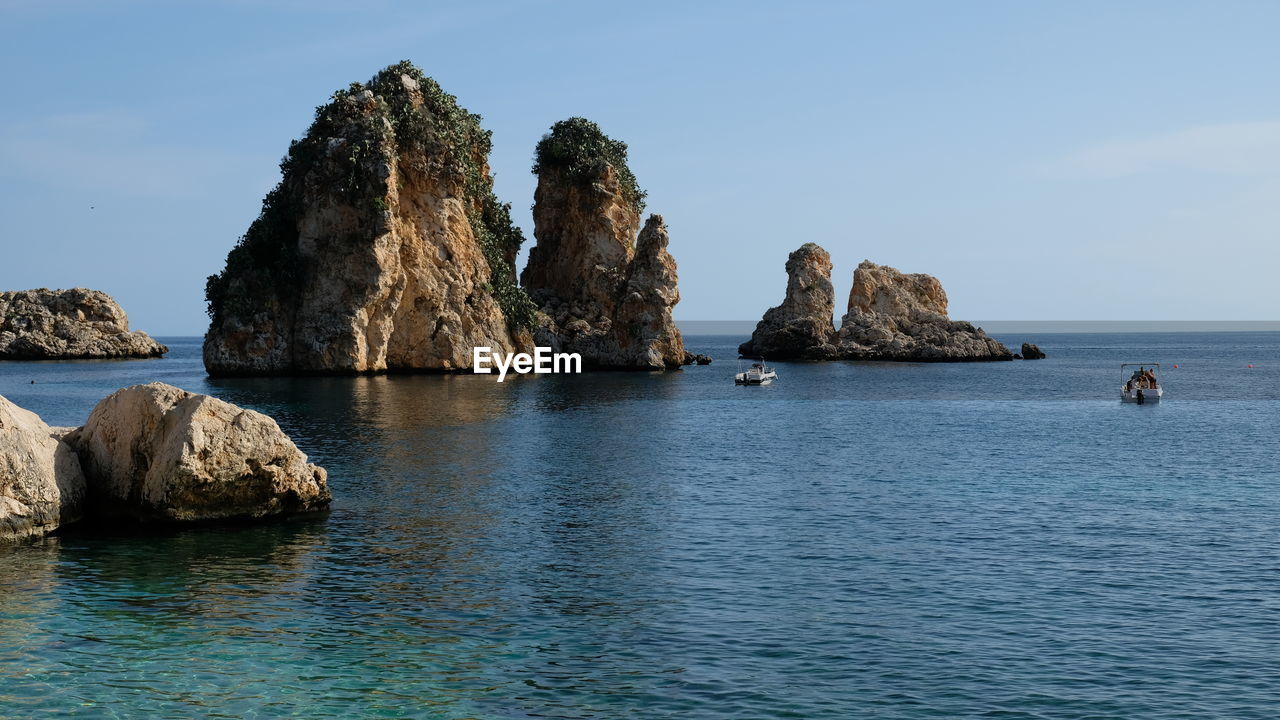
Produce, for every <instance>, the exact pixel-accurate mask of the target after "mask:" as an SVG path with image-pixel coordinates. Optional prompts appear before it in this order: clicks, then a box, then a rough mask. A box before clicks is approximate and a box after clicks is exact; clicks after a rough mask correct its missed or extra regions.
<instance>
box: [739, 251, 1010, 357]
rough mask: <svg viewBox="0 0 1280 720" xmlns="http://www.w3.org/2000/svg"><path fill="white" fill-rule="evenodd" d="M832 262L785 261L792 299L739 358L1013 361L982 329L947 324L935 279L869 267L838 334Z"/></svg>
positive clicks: (824, 258)
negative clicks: (835, 317)
mask: <svg viewBox="0 0 1280 720" xmlns="http://www.w3.org/2000/svg"><path fill="white" fill-rule="evenodd" d="M834 305H835V292H834V290H833V289H832V286H831V258H830V256H829V255H827V252H826V251H825V250H823V249H822V248H820V247H818V246H817V245H814V244H813V243H806V244H805V245H803V246H801V247H800V249H798V250H796V251H795V252H793V253H791V256H790V257H789V258H788V259H787V297H786V299H784V300H783V302H782V304H781V305H779V306H777V307H775V308H771V309H769V311H768V312H766V313H765V315H764V318H763V319H762V320H761V321H760V323H759V324H758V325H756V329H755V332H754V333H752V335H751V340H749V341H747V342H745V343H743V344H742V345H741V346H739V348H738V352H739V353H741V354H742V355H745V356H759V355H763V356H765V357H767V358H774V359H779V360H781V359H789V358H793V359H801V360H903V361H964V360H1010V359H1012V358H1013V353H1011V352H1010V351H1009V349H1008V348H1006V347H1005V346H1004V345H1002V344H1000V343H999V342H997V341H996V340H994V339H992V338H990V337H988V336H987V334H986V333H985V332H983V331H982V329H981V328H976V327H974V326H973V325H972V324H970V323H967V322H961V321H954V320H951V319H949V318H948V317H947V294H946V292H945V291H944V290H943V289H942V283H940V282H939V281H938V279H937V278H935V277H932V276H930V275H923V274H913V275H908V274H905V273H901V272H899V271H897V270H895V269H894V268H891V267H887V266H881V265H877V264H875V263H873V262H871V261H869V260H868V261H864V262H863V263H862V264H860V265H859V266H858V268H857V269H856V270H855V271H854V273H853V289H852V290H851V291H850V293H849V304H848V311H847V312H846V313H845V315H844V318H843V319H842V320H841V323H840V330H839V332H836V331H835V330H834V327H833V326H832V323H831V315H832V312H833V310H834Z"/></svg>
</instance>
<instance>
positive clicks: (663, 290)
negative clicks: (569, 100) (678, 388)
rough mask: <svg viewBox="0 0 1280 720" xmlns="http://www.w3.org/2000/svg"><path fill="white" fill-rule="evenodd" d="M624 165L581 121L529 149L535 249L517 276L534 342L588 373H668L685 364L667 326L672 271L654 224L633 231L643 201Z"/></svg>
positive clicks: (661, 232)
mask: <svg viewBox="0 0 1280 720" xmlns="http://www.w3.org/2000/svg"><path fill="white" fill-rule="evenodd" d="M626 159H627V146H626V145H625V144H624V143H621V142H618V141H616V140H612V139H610V138H608V137H607V136H605V134H604V133H603V132H601V130H600V128H599V127H598V126H597V125H596V124H595V123H592V122H590V121H588V120H584V119H583V118H571V119H569V120H564V121H561V122H558V123H556V124H555V125H554V126H553V127H552V128H551V132H550V133H548V134H547V135H545V136H544V137H543V138H542V140H541V141H540V142H539V143H538V148H537V162H536V164H535V165H534V172H535V173H536V174H537V175H538V189H537V192H536V195H535V196H534V208H533V219H534V236H535V237H536V238H537V245H536V246H535V247H533V248H532V249H531V250H530V251H529V263H528V265H527V266H526V267H525V269H524V272H523V273H522V274H521V276H520V279H521V282H522V284H523V285H524V287H525V289H526V290H527V291H528V292H529V295H530V296H531V297H532V298H533V299H534V302H536V303H537V304H538V305H539V306H540V307H541V308H542V311H543V313H544V314H545V317H543V318H540V322H539V326H538V327H537V328H536V329H535V331H534V339H535V341H536V342H537V344H538V345H545V346H549V347H553V348H555V349H557V350H560V351H564V352H577V353H581V355H582V358H583V362H584V364H586V365H587V366H593V367H610V368H636V369H653V370H660V369H663V368H675V367H679V366H680V365H684V364H687V363H689V362H692V361H693V359H692V356H689V355H687V353H686V352H685V349H684V340H683V338H682V337H681V335H680V330H679V329H678V328H677V327H676V325H675V322H674V321H673V320H672V318H671V312H672V309H673V308H674V307H675V305H676V303H678V302H679V301H680V291H679V289H678V288H677V287H676V263H675V260H674V259H673V258H672V257H671V254H670V253H668V252H667V244H668V242H669V237H668V234H667V228H666V226H665V225H664V224H663V221H662V217H661V216H659V215H650V216H649V219H648V220H647V221H646V222H645V223H644V227H643V229H641V227H640V214H641V212H642V211H643V210H644V195H645V194H644V192H643V191H642V190H640V189H639V187H638V186H637V184H636V179H635V176H634V175H632V173H631V170H630V169H629V168H628V167H627V162H626ZM637 232H638V233H639V235H638V238H637Z"/></svg>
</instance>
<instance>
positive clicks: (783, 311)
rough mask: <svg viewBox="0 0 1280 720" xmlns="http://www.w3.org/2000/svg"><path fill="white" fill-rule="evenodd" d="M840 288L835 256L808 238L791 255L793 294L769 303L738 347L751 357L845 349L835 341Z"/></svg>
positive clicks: (826, 354)
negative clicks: (833, 263) (836, 284)
mask: <svg viewBox="0 0 1280 720" xmlns="http://www.w3.org/2000/svg"><path fill="white" fill-rule="evenodd" d="M835 302H836V292H835V288H834V287H833V286H832V284H831V256H830V255H829V254H827V251H826V250H823V249H822V248H821V247H819V246H818V245H816V244H814V243H805V244H804V245H801V246H800V248H799V249H798V250H796V251H795V252H793V253H791V255H790V256H789V257H788V258H787V296H786V298H784V299H783V301H782V304H781V305H778V306H777V307H773V308H769V310H768V311H767V312H765V314H764V318H763V319H762V320H761V321H760V323H759V324H758V325H756V329H755V332H753V333H752V334H751V339H750V340H748V341H747V342H745V343H743V344H742V345H740V346H739V347H738V352H739V353H740V354H741V355H744V356H747V357H761V356H763V357H766V358H769V359H771V360H789V359H799V360H828V359H831V358H833V357H836V356H837V355H838V354H839V350H838V349H837V348H836V347H835V346H834V345H832V338H833V337H834V335H835V331H836V330H835V326H834V325H833V324H832V321H831V316H832V314H833V313H834V312H835Z"/></svg>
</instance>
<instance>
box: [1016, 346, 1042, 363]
mask: <svg viewBox="0 0 1280 720" xmlns="http://www.w3.org/2000/svg"><path fill="white" fill-rule="evenodd" d="M1021 355H1022V359H1023V360H1043V359H1044V358H1045V357H1046V356H1045V354H1044V352H1043V351H1042V350H1041V349H1040V346H1038V345H1033V344H1031V343H1022V353H1021Z"/></svg>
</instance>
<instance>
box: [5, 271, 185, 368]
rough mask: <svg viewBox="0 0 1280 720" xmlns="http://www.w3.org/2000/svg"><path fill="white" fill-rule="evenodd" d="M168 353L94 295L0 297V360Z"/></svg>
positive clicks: (107, 299)
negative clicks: (131, 328)
mask: <svg viewBox="0 0 1280 720" xmlns="http://www.w3.org/2000/svg"><path fill="white" fill-rule="evenodd" d="M168 351H169V348H167V347H165V346H164V345H161V344H160V343H158V342H156V341H155V340H153V339H152V338H151V336H150V335H147V334H146V333H144V332H142V331H141V330H134V331H132V332H130V330H129V318H128V316H127V315H125V312H124V309H123V308H121V307H120V305H119V303H117V302H116V301H115V300H113V299H112V298H111V296H110V295H107V294H106V293H104V292H102V291H100V290H89V289H87V288H72V289H70V290H49V289H46V288H40V289H39V290H16V291H9V292H0V359H4V360H54V359H74V358H147V357H160V356H161V355H164V354H165V353H166V352H168Z"/></svg>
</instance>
